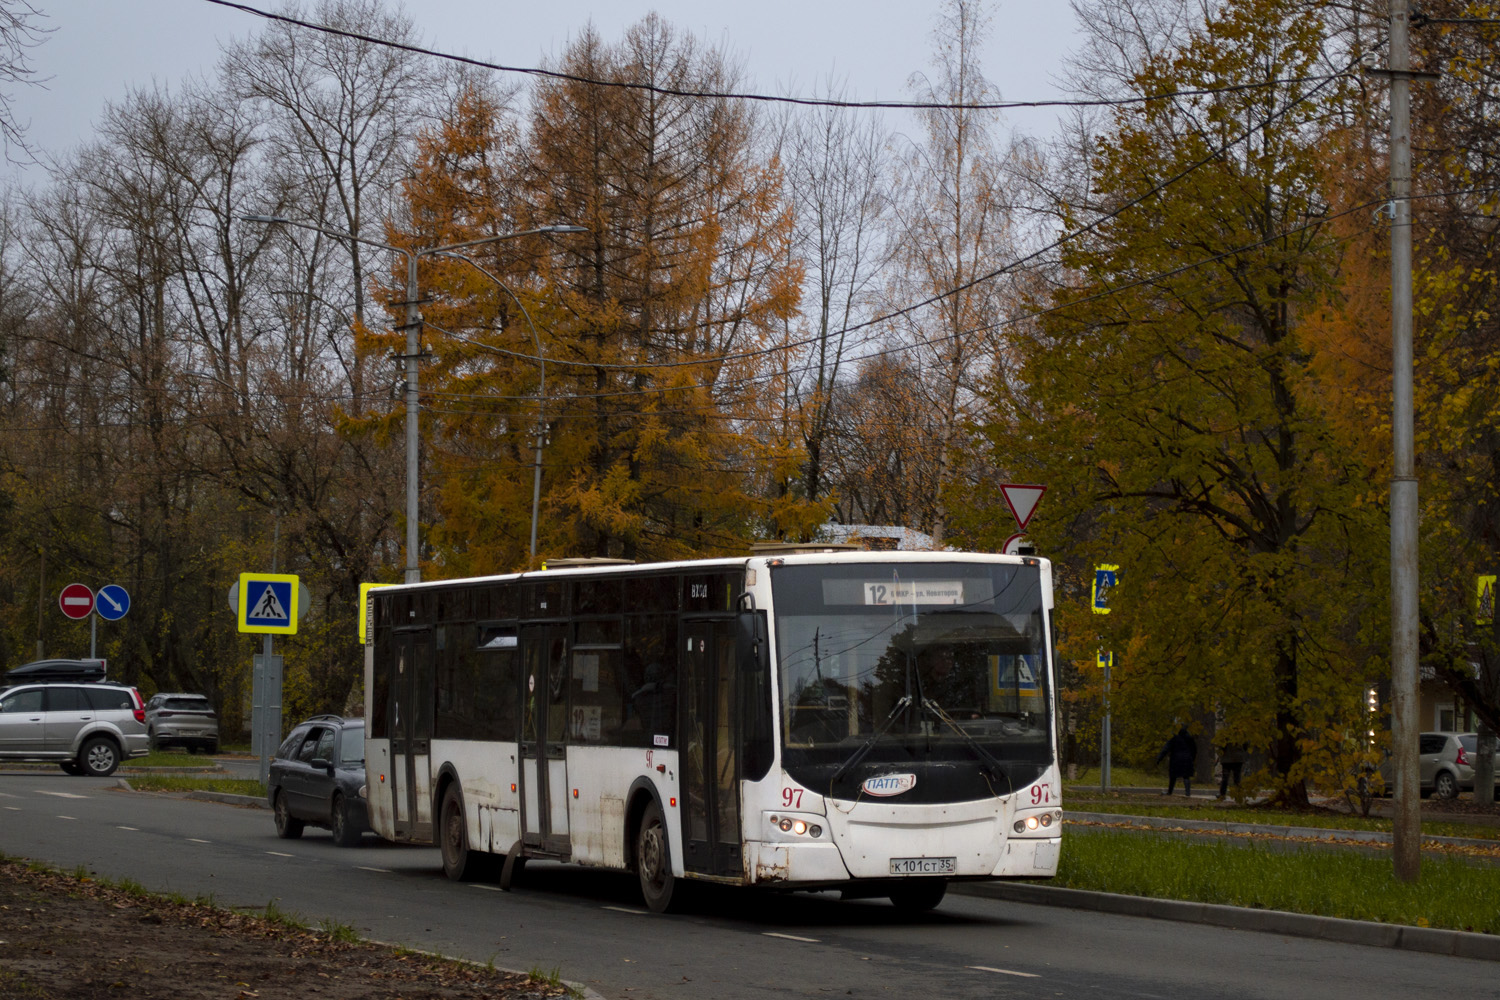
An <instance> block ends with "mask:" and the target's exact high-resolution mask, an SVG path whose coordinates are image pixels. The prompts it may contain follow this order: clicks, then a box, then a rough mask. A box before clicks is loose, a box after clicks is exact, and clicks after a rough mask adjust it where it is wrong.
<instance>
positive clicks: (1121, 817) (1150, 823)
mask: <svg viewBox="0 0 1500 1000" xmlns="http://www.w3.org/2000/svg"><path fill="white" fill-rule="evenodd" d="M1063 818H1064V822H1067V821H1073V822H1078V823H1108V824H1116V825H1118V824H1127V825H1129V826H1135V827H1150V828H1152V829H1166V830H1190V831H1193V832H1205V833H1250V834H1261V835H1263V836H1267V837H1299V838H1302V839H1304V840H1330V841H1346V840H1352V841H1357V842H1359V843H1365V844H1387V845H1388V844H1390V842H1391V835H1390V834H1388V833H1380V832H1379V831H1376V830H1335V829H1330V828H1328V827H1321V826H1271V825H1269V824H1266V823H1223V822H1219V821H1217V820H1205V819H1173V818H1172V817H1170V816H1133V815H1131V814H1130V813H1095V812H1077V811H1073V810H1069V811H1067V812H1065V813H1063ZM1422 843H1424V844H1427V843H1433V844H1442V845H1445V846H1452V847H1487V848H1490V849H1500V840H1497V839H1495V838H1489V839H1485V838H1481V837H1429V836H1425V835H1424V836H1423V837H1422Z"/></svg>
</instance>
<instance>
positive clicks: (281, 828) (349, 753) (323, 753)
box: [266, 715, 370, 847]
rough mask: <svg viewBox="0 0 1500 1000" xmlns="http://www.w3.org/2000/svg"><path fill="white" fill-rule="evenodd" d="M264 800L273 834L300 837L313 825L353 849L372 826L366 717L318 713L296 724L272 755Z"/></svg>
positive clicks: (288, 837)
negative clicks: (272, 822) (367, 785)
mask: <svg viewBox="0 0 1500 1000" xmlns="http://www.w3.org/2000/svg"><path fill="white" fill-rule="evenodd" d="M266 800H267V801H268V802H269V803H270V804H271V808H272V810H274V811H275V816H276V835H277V836H279V837H283V838H285V839H287V840H293V839H295V838H297V837H300V836H302V831H303V829H304V828H305V827H306V826H307V825H308V824H309V823H311V824H312V825H314V826H322V827H327V828H328V829H329V830H331V831H333V839H334V841H336V842H337V843H338V844H339V845H340V846H341V847H353V846H354V845H355V844H357V843H359V838H360V836H361V835H362V834H363V833H364V832H365V831H366V830H368V829H370V811H369V805H368V804H367V802H366V801H365V721H364V720H363V719H345V718H342V717H340V716H337V715H319V716H314V717H313V718H311V719H308V720H307V721H306V722H302V723H300V724H298V725H297V726H296V727H294V728H293V729H292V732H291V735H289V736H288V737H287V738H286V739H285V740H284V741H283V742H282V744H281V746H280V747H279V748H277V750H276V755H275V756H274V757H273V758H272V759H271V768H270V777H269V779H268V780H267V783H266Z"/></svg>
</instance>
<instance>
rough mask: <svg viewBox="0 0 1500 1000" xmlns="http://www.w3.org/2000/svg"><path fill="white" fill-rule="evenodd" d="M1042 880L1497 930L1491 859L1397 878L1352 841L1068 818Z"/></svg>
mask: <svg viewBox="0 0 1500 1000" xmlns="http://www.w3.org/2000/svg"><path fill="white" fill-rule="evenodd" d="M1047 884H1048V885H1057V886H1063V887H1065V888H1069V889H1087V890H1090V891H1093V892H1114V893H1122V894H1124V895H1129V896H1145V897H1148V898H1152V899H1178V900H1186V901H1189V902H1195V903H1222V904H1224V905H1227V906H1243V907H1250V908H1253V909H1260V910H1285V911H1288V912H1291V913H1308V914H1313V915H1315V916H1324V917H1342V918H1345V919H1348V920H1373V921H1378V922H1380V923H1385V924H1407V925H1413V926H1417V927H1441V928H1446V929H1448V930H1460V931H1477V932H1480V933H1484V934H1500V908H1497V907H1496V905H1495V900H1497V899H1500V868H1496V867H1492V866H1487V865H1471V864H1466V863H1464V862H1463V861H1460V860H1455V859H1451V858H1427V857H1424V858H1423V859H1422V877H1421V879H1420V880H1419V881H1417V882H1416V883H1412V884H1407V883H1403V882H1397V881H1396V879H1395V877H1394V876H1393V874H1392V872H1391V860H1390V858H1388V857H1378V858H1371V857H1366V856H1364V855H1362V854H1359V853H1357V852H1353V851H1348V852H1345V851H1333V852H1330V851H1316V850H1301V849H1292V850H1287V849H1285V848H1281V849H1274V850H1273V849H1267V848H1266V847H1265V846H1263V845H1260V844H1255V843H1249V844H1241V843H1207V844H1204V843H1186V842H1183V841H1180V840H1176V839H1174V838H1171V837H1165V836H1157V835H1152V834H1141V833H1118V832H1114V831H1103V830H1080V829H1077V828H1070V829H1069V830H1068V832H1067V834H1066V835H1064V837H1063V851H1062V859H1061V862H1060V864H1059V867H1058V873H1057V878H1055V879H1052V880H1051V881H1049V882H1048V883H1047Z"/></svg>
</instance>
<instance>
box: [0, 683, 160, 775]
mask: <svg viewBox="0 0 1500 1000" xmlns="http://www.w3.org/2000/svg"><path fill="white" fill-rule="evenodd" d="M149 749H150V748H149V746H148V745H147V741H146V709H145V706H144V705H143V704H142V703H141V695H140V692H139V691H137V690H136V689H135V688H133V687H126V686H125V685H122V684H17V685H16V686H14V687H10V688H6V689H5V690H3V691H0V760H53V761H57V763H59V764H60V765H62V769H63V770H64V771H67V772H68V773H69V774H91V775H94V776H95V777H100V778H102V777H104V776H106V775H110V774H113V773H114V772H115V768H117V767H119V766H120V761H122V760H125V759H127V758H130V757H142V756H145V754H146V753H148V752H149Z"/></svg>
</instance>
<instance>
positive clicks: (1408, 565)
mask: <svg viewBox="0 0 1500 1000" xmlns="http://www.w3.org/2000/svg"><path fill="white" fill-rule="evenodd" d="M1390 13H1391V49H1390V56H1389V71H1390V79H1391V139H1390V141H1391V435H1392V442H1391V457H1392V463H1391V708H1392V714H1393V716H1394V718H1393V719H1392V730H1393V732H1392V736H1393V738H1394V740H1395V768H1396V792H1395V810H1396V813H1395V824H1394V827H1393V831H1392V833H1393V836H1392V848H1393V850H1392V861H1393V863H1394V866H1395V875H1396V879H1397V880H1398V881H1401V882H1415V881H1417V879H1418V878H1419V877H1420V876H1421V873H1422V854H1421V846H1422V843H1421V842H1422V811H1421V794H1420V785H1419V781H1420V776H1419V774H1418V769H1417V741H1418V738H1419V727H1418V724H1417V710H1418V706H1419V700H1418V688H1417V676H1418V675H1417V615H1418V605H1417V475H1416V455H1415V452H1416V447H1415V442H1414V437H1415V431H1414V422H1415V421H1414V418H1413V408H1412V301H1411V298H1412V296H1411V46H1410V39H1409V38H1408V36H1407V25H1408V12H1407V0H1391V4H1390Z"/></svg>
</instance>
